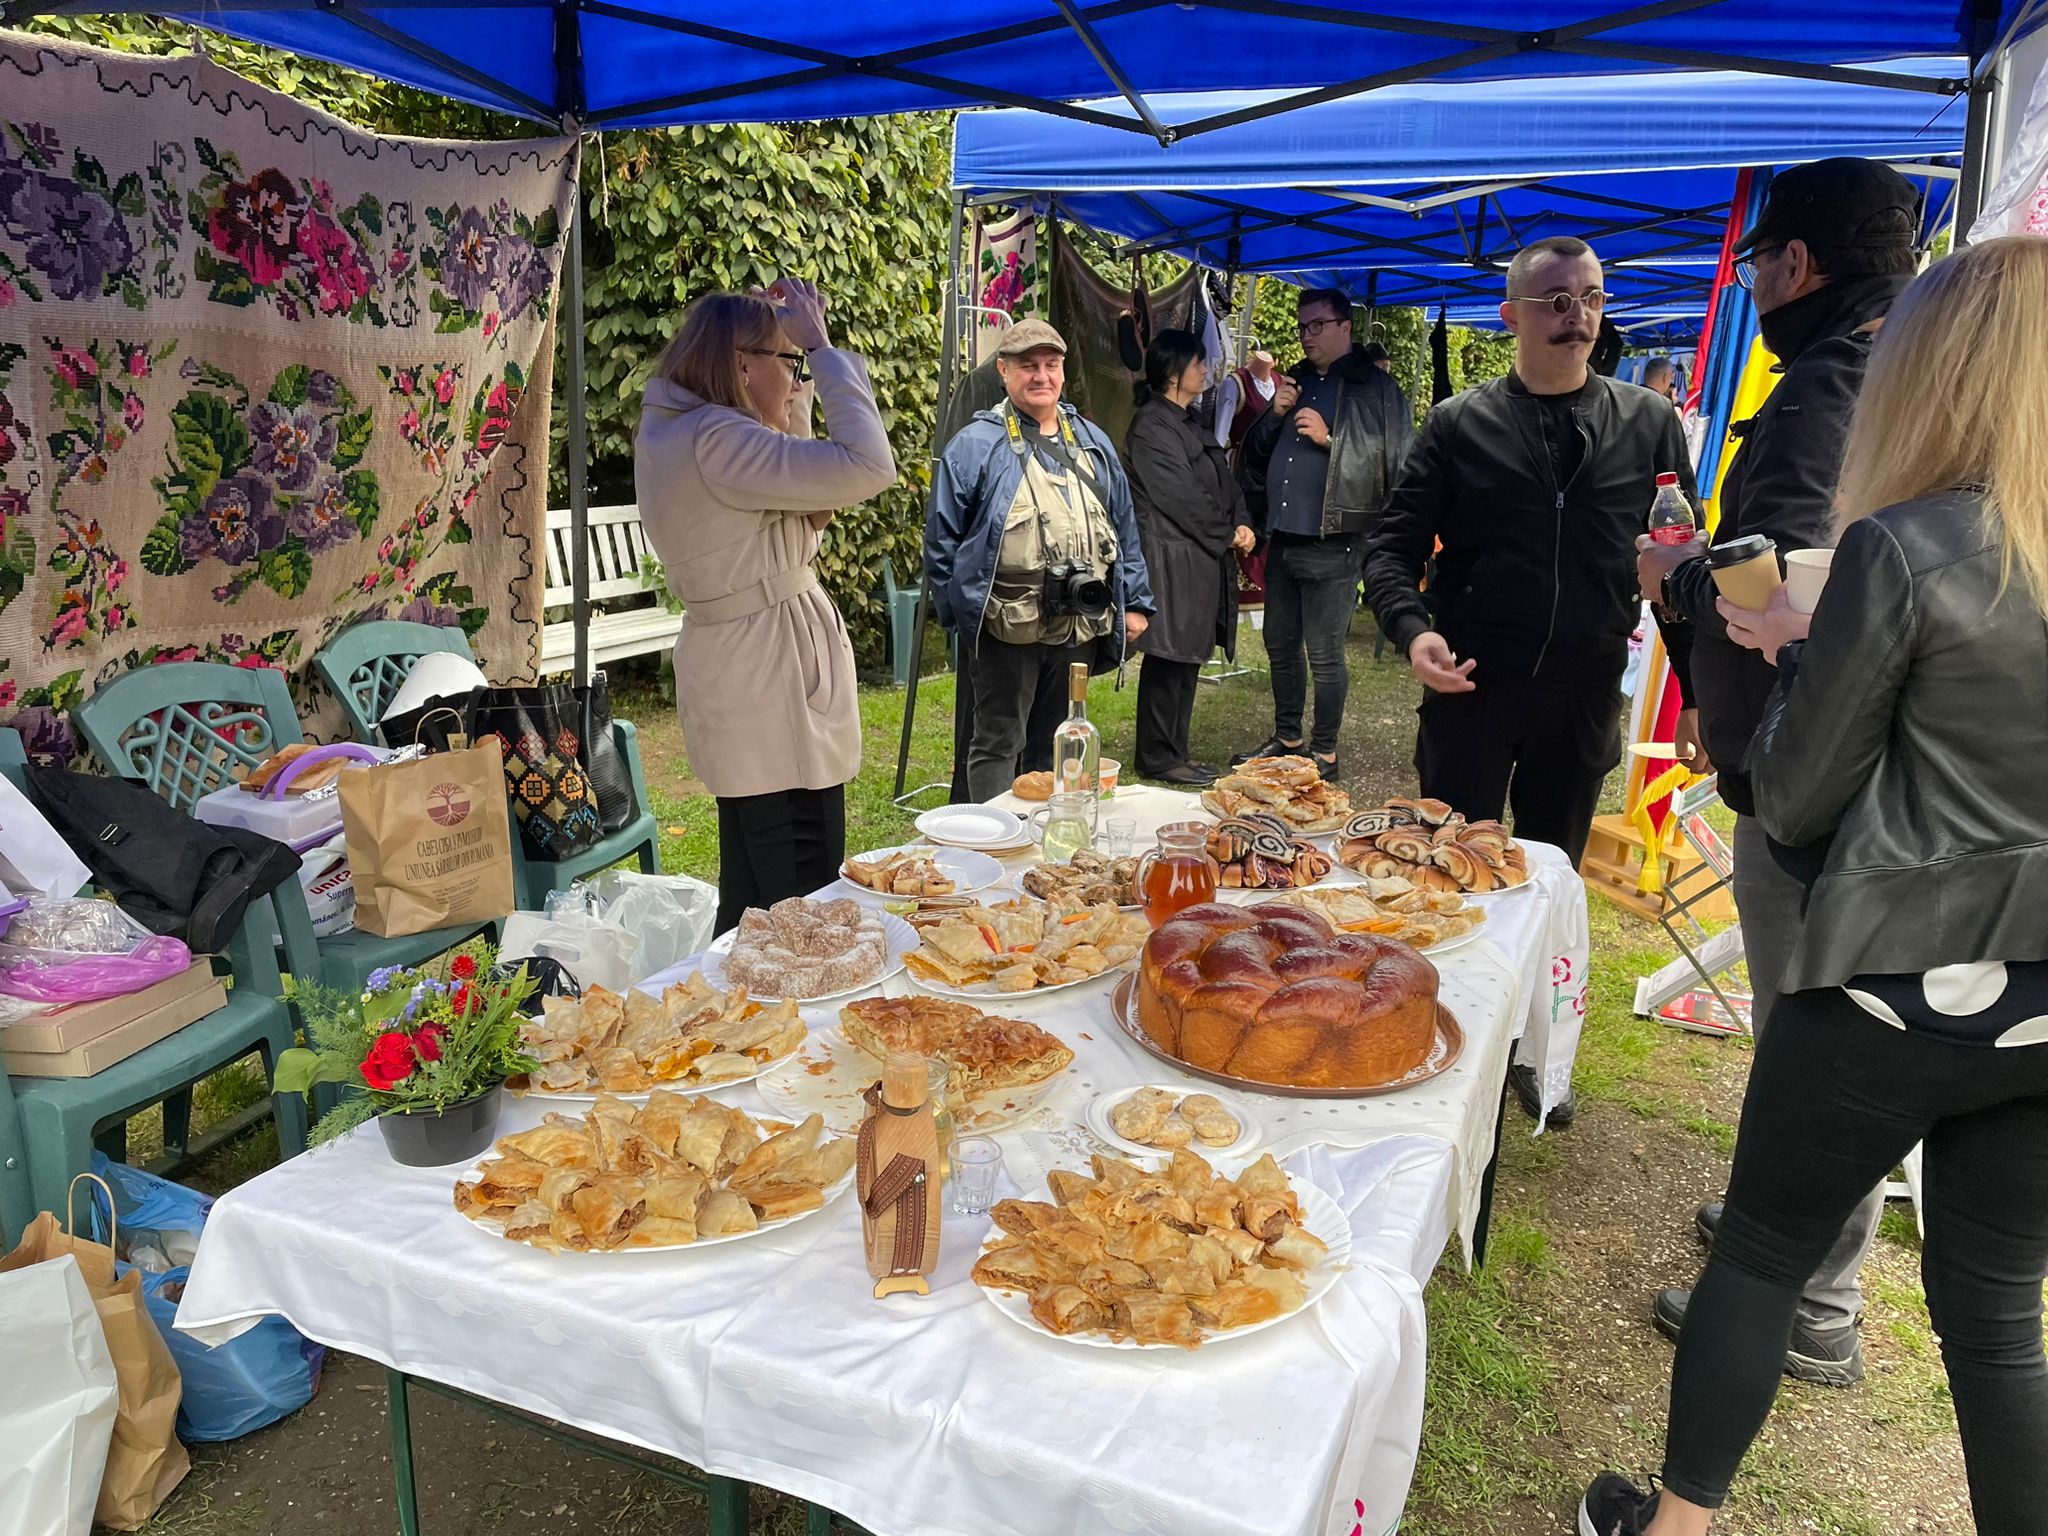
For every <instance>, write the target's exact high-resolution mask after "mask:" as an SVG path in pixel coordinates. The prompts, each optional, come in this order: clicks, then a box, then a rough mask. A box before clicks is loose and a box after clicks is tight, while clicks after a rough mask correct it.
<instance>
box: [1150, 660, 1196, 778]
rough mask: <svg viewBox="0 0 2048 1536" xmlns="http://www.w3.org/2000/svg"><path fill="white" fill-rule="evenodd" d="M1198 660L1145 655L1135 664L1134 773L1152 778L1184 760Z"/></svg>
mask: <svg viewBox="0 0 2048 1536" xmlns="http://www.w3.org/2000/svg"><path fill="white" fill-rule="evenodd" d="M1201 675H1202V664H1201V663H1200V662H1199V661H1168V660H1167V659H1166V658H1165V657H1164V656H1147V657H1145V659H1144V660H1143V661H1141V662H1140V663H1139V664H1138V773H1139V775H1140V777H1143V778H1147V779H1156V778H1158V777H1159V775H1160V774H1162V773H1166V772H1168V771H1169V770H1171V769H1174V768H1178V767H1180V765H1181V764H1183V763H1185V762H1186V761H1187V760H1188V733H1189V732H1190V731H1192V730H1193V729H1194V723H1195V683H1196V681H1197V680H1198V679H1199V678H1200V677H1201Z"/></svg>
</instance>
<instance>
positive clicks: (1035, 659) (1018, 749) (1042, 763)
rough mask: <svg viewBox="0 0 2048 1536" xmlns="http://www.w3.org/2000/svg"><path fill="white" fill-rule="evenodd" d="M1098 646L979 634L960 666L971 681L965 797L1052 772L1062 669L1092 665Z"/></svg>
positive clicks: (989, 795)
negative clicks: (1012, 641)
mask: <svg viewBox="0 0 2048 1536" xmlns="http://www.w3.org/2000/svg"><path fill="white" fill-rule="evenodd" d="M1099 644H1100V642H1099V641H1095V640H1084V641H1082V642H1081V643H1080V644H1078V645H1009V644H1006V643H1004V642H1003V641H1001V640H998V639H996V638H995V637H994V636H992V635H989V634H983V635H982V636H981V638H980V642H979V643H978V644H977V645H975V647H974V654H973V656H972V658H971V659H966V666H967V668H968V670H969V671H970V672H971V673H972V674H973V679H974V737H973V741H972V744H971V745H970V746H969V747H968V749H967V792H968V794H969V795H971V796H972V797H973V798H974V799H976V800H992V799H994V798H995V797H996V796H997V795H1000V794H1003V793H1005V792H1006V791H1008V789H1009V787H1010V785H1011V783H1012V782H1014V781H1015V779H1016V777H1017V775H1018V774H1020V773H1041V772H1044V771H1045V770H1046V769H1049V768H1051V767H1052V733H1053V731H1054V729H1055V728H1057V727H1058V725H1059V723H1060V722H1061V721H1062V720H1064V719H1066V718H1067V668H1068V667H1069V666H1070V665H1072V664H1073V663H1075V662H1077V661H1078V662H1082V663H1084V664H1086V665H1090V666H1092V665H1093V664H1094V662H1095V653H1096V649H1097V647H1098V645H1099Z"/></svg>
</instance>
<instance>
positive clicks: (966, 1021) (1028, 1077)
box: [839, 997, 1074, 1099]
mask: <svg viewBox="0 0 2048 1536" xmlns="http://www.w3.org/2000/svg"><path fill="white" fill-rule="evenodd" d="M839 1026H840V1029H841V1030H842V1031H843V1032H844V1034H845V1035H846V1038H847V1039H848V1040H850V1041H852V1042H853V1044H854V1045H855V1046H857V1047H859V1048H860V1049H861V1050H863V1051H866V1052H867V1053H868V1054H869V1055H870V1056H873V1057H875V1058H877V1059H878V1060H886V1059H887V1058H888V1055H889V1053H890V1052H891V1051H915V1052H917V1053H918V1054H919V1055H920V1056H937V1057H939V1058H940V1059H941V1060H943V1061H944V1062H945V1063H946V1064H947V1065H948V1066H949V1067H951V1068H952V1069H953V1073H954V1076H955V1077H956V1079H958V1081H959V1082H960V1085H961V1088H962V1091H963V1092H964V1093H965V1094H966V1096H967V1097H968V1098H970V1099H972V1098H976V1097H979V1096H980V1095H982V1094H988V1093H1007V1092H1010V1091H1013V1090H1015V1089H1018V1088H1028V1087H1030V1086H1032V1085H1033V1084H1036V1083H1042V1082H1044V1081H1046V1080H1047V1079H1048V1078H1052V1077H1056V1076H1058V1075H1059V1074H1060V1073H1061V1072H1064V1071H1065V1070H1066V1069H1067V1067H1068V1065H1069V1064H1071V1063H1072V1061H1073V1059H1074V1053H1073V1051H1072V1050H1071V1049H1070V1048H1069V1047H1068V1046H1067V1045H1065V1044H1064V1043H1063V1042H1062V1041H1061V1040H1060V1039H1059V1037H1058V1036H1057V1035H1052V1034H1048V1033H1047V1032H1046V1031H1045V1030H1043V1029H1040V1028H1039V1027H1038V1026H1037V1025H1036V1024H1029V1023H1026V1022H1025V1021H1024V1020H1022V1019H1004V1018H997V1017H994V1016H993V1015H990V1014H986V1013H983V1012H982V1011H981V1010H980V1009H979V1008H975V1007H972V1006H970V1005H969V1004H966V1003H956V1002H951V1001H948V1000H946V999H944V998H936V997H873V998H864V999H862V1000H861V1001H859V1002H854V1003H849V1004H847V1005H846V1006H845V1007H844V1008H842V1009H840V1010H839Z"/></svg>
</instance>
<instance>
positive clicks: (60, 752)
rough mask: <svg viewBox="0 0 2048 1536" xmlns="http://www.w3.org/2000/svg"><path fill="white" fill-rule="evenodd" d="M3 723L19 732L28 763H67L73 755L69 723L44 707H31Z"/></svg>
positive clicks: (46, 706)
mask: <svg viewBox="0 0 2048 1536" xmlns="http://www.w3.org/2000/svg"><path fill="white" fill-rule="evenodd" d="M7 723H8V724H9V725H11V726H12V727H14V729H15V730H17V731H19V732H21V746H22V750H23V751H25V752H26V753H28V756H29V760H30V761H31V762H37V763H68V762H70V761H71V759H72V757H73V756H74V755H75V754H76V752H77V747H76V745H75V744H74V743H73V740H72V736H71V722H70V721H69V720H67V719H66V718H65V717H64V716H63V715H62V714H60V713H59V712H58V711H56V710H54V709H52V708H50V707H49V706H48V705H47V704H32V705H30V706H29V707H28V708H27V709H24V710H22V711H21V713H19V714H18V715H16V716H15V717H14V718H13V719H12V720H10V721H8V722H7Z"/></svg>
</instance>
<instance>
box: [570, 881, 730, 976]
mask: <svg viewBox="0 0 2048 1536" xmlns="http://www.w3.org/2000/svg"><path fill="white" fill-rule="evenodd" d="M577 888H578V889H584V888H587V889H588V890H589V891H590V892H591V894H592V895H593V896H594V897H595V898H596V900H597V903H598V915H599V916H600V917H602V918H603V919H604V920H605V921H606V922H609V923H617V924H618V925H619V926H620V927H622V928H625V929H626V930H627V931H628V932H631V933H636V934H638V935H639V936H640V956H639V960H638V962H637V963H638V965H639V969H638V970H637V971H636V972H634V979H635V980H638V979H639V978H640V977H642V976H652V975H653V974H654V973H655V972H656V971H665V970H667V969H668V968H669V967H670V966H672V965H674V964H675V963H676V962H677V961H678V960H686V959H688V958H689V957H690V956H691V955H694V954H699V953H701V952H702V951H703V948H704V946H705V945H707V944H709V943H710V942H711V929H712V927H713V925H714V924H716V923H717V921H718V887H717V886H715V885H707V884H705V883H704V882H703V881H702V880H695V879H692V878H691V877H690V876H688V875H643V874H640V873H639V872H637V871H635V870H626V869H607V870H605V871H603V872H602V873H600V874H595V875H592V876H591V877H590V878H589V879H588V880H581V881H578V882H577Z"/></svg>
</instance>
